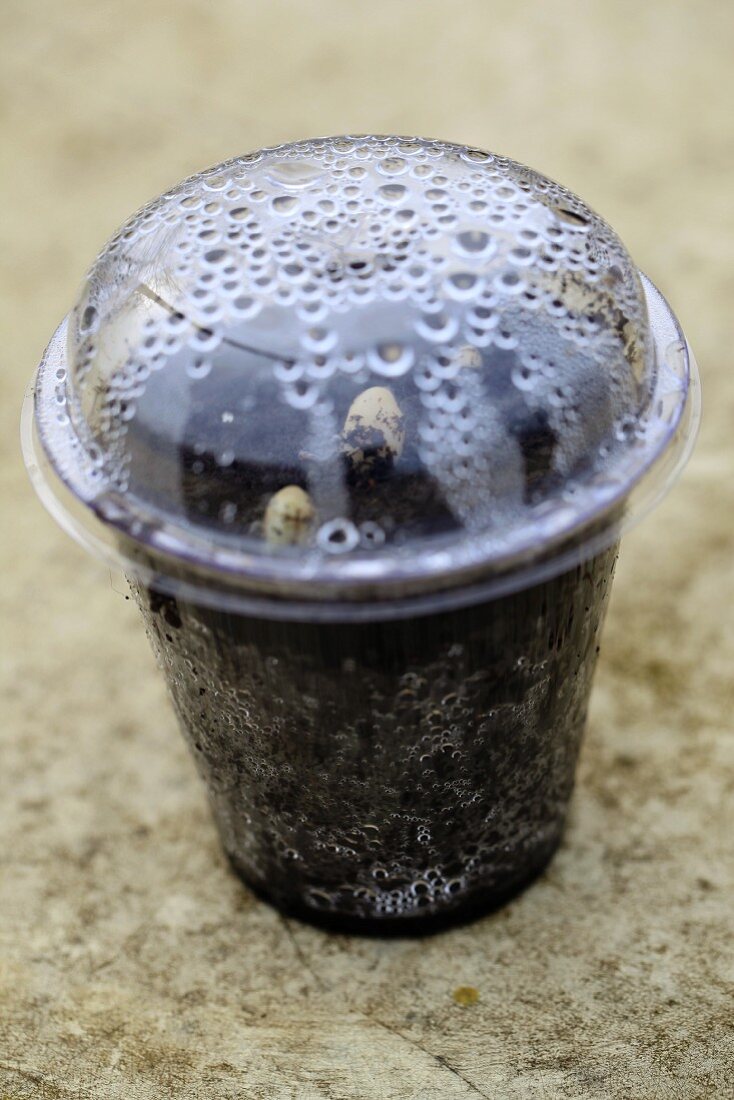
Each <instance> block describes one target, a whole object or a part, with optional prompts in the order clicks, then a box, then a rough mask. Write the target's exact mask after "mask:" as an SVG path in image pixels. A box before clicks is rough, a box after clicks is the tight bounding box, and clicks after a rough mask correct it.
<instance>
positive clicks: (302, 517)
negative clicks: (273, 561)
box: [263, 485, 316, 546]
mask: <svg viewBox="0 0 734 1100" xmlns="http://www.w3.org/2000/svg"><path fill="white" fill-rule="evenodd" d="M315 518H316V510H315V508H314V506H313V503H312V501H311V497H310V496H309V495H308V493H307V492H306V491H305V489H301V487H300V486H299V485H286V486H285V488H283V489H279V490H278V492H277V493H275V494H274V495H273V496H272V497H271V498H270V500H269V501H268V506H267V508H266V509H265V520H264V524H263V527H264V532H265V538H266V540H267V541H268V542H270V543H272V544H273V545H274V546H297V545H298V544H300V543H303V542H305V541H306V539H307V538H308V536H309V535H310V533H311V528H312V527H313V523H314V519H315Z"/></svg>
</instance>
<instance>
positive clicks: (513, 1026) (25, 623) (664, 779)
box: [0, 0, 734, 1100]
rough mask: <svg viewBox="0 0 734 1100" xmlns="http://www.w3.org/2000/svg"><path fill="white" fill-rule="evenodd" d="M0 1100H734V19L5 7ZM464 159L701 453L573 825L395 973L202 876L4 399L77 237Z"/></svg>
mask: <svg viewBox="0 0 734 1100" xmlns="http://www.w3.org/2000/svg"><path fill="white" fill-rule="evenodd" d="M0 20H1V22H2V28H0V30H1V34H0V42H1V43H2V46H1V47H0V48H1V49H2V76H1V77H0V79H1V81H2V114H1V116H0V124H1V125H2V151H3V160H4V161H5V169H4V173H3V184H2V187H3V192H2V195H3V201H2V210H3V215H4V216H3V219H2V223H3V224H2V248H1V249H0V264H1V265H2V270H1V272H0V280H1V282H0V289H1V293H0V310H1V311H2V333H3V337H2V349H3V350H2V355H3V364H2V374H1V377H0V386H1V387H2V389H1V394H2V401H1V402H0V415H1V416H2V436H0V438H2V441H3V442H2V449H3V457H2V467H1V469H0V476H1V477H2V513H3V514H2V526H1V530H2V532H3V534H2V549H1V557H0V600H1V601H2V614H3V624H2V643H1V644H2V679H3V722H2V733H1V736H2V757H1V760H2V766H1V768H0V829H1V838H2V839H1V841H0V873H1V879H0V1097H2V1098H3V1100H21V1098H27V1097H33V1098H36V1097H40V1098H46V1097H48V1098H56V1097H58V1098H70V1097H74V1098H83V1100H152V1098H156V1100H157V1098H159V1097H160V1098H165V1097H181V1098H182V1100H194V1098H197V1100H199V1098H200V1100H204V1098H206V1100H209V1098H212V1100H229V1098H235V1097H237V1098H239V1097H248V1098H249V1097H253V1098H256V1100H259V1098H275V1100H290V1098H294V1100H295V1098H298V1100H317V1098H318V1100H372V1098H375V1100H377V1098H380V1100H402V1098H405V1100H408V1098H411V1100H412V1098H419V1100H453V1098H457V1100H458V1098H460V1097H467V1098H471V1097H473V1096H483V1097H485V1098H488V1097H492V1098H495V1097H497V1098H500V1100H506V1098H512V1100H514V1098H523V1100H525V1098H531V1097H532V1098H539V1100H540V1098H543V1100H548V1098H553V1097H573V1098H576V1097H579V1098H580V1097H583V1098H588V1100H599V1098H612V1097H613V1098H620V1100H621V1098H625V1100H629V1098H633V1100H647V1098H650V1100H652V1098H655V1100H658V1098H661V1097H673V1098H681V1100H698V1098H703V1097H706V1098H709V1097H711V1098H719V1097H726V1096H731V1095H734V1085H733V1084H732V1080H733V1071H732V1061H733V1060H734V1043H733V1040H732V1030H733V1027H734V1008H733V1002H732V992H733V990H734V986H733V984H732V983H733V981H734V953H733V952H732V938H731V931H732V928H731V924H732V918H731V914H732V901H733V900H734V891H733V890H732V878H733V877H734V875H733V871H734V868H733V865H732V863H733V861H732V852H731V843H732V841H731V838H732V833H733V829H734V816H733V814H732V791H733V788H734V744H733V741H732V736H731V732H732V713H733V712H734V690H733V688H732V678H731V670H732V665H733V663H734V626H733V624H732V617H731V608H732V605H733V604H734V568H733V564H732V547H733V545H734V538H733V535H732V515H734V462H733V450H732V420H733V419H734V381H733V377H734V376H733V375H732V365H731V355H732V346H733V345H734V339H733V337H734V332H733V331H732V322H731V302H732V298H733V297H734V285H733V282H734V280H733V274H732V265H731V262H730V255H731V247H732V239H733V237H732V229H733V228H734V227H733V224H732V223H733V222H734V217H733V211H732V204H731V169H732V165H733V162H734V131H733V129H732V116H733V115H734V111H732V91H733V89H734V69H733V68H732V65H731V56H732V48H733V47H734V10H733V9H732V7H731V5H729V4H725V3H721V2H717V0H700V2H698V3H679V2H676V0H668V2H666V3H663V2H662V0H649V2H648V3H647V4H645V5H641V4H638V3H628V2H626V0H625V2H620V3H608V2H606V0H590V2H588V3H583V4H582V3H570V2H565V0H559V2H557V3H553V4H537V5H521V4H517V3H515V2H510V0H507V2H500V3H489V2H481V0H463V2H462V3H455V4H446V3H438V2H435V0H421V2H418V0H414V2H411V0H371V2H370V3H369V4H359V3H349V2H348V0H320V2H318V0H302V2H297V0H288V2H285V0H270V2H269V3H267V4H265V3H262V4H257V3H254V2H248V0H220V2H219V3H217V4H207V3H205V2H204V0H179V2H178V3H175V4H174V3H171V4H166V3H164V2H162V0H147V2H143V0H128V2H126V3H122V2H120V3H110V2H106V0H99V2H97V3H94V4H89V3H84V2H82V0H67V2H65V3H63V4H60V3H56V2H52V0H5V2H4V4H3V5H2V11H1V12H0ZM345 130H356V131H365V130H373V131H378V132H387V131H399V132H404V133H406V132H417V133H425V134H427V135H430V136H445V137H451V138H454V139H456V140H465V141H470V142H472V143H474V144H477V145H484V146H486V147H489V148H494V149H497V150H498V151H500V152H504V153H507V154H510V155H512V156H514V157H516V158H517V159H519V160H522V161H526V162H528V163H530V164H532V165H534V166H536V167H538V168H540V169H542V170H544V171H546V172H547V173H548V174H550V175H552V176H555V177H557V178H559V179H561V180H562V181H563V182H565V183H568V184H569V185H570V186H571V187H573V188H575V189H576V190H578V191H579V192H580V193H581V194H582V195H584V196H585V197H586V198H587V199H589V201H591V202H592V204H593V205H595V206H596V207H597V208H598V209H600V210H601V211H602V212H603V213H604V214H605V215H606V216H607V217H608V218H609V220H610V221H611V222H612V223H613V224H614V225H615V227H616V228H617V229H618V230H619V232H620V233H621V234H622V236H623V238H624V239H625V240H626V242H627V243H628V245H629V247H630V249H631V251H632V252H633V254H634V255H635V257H636V258H637V260H638V262H639V264H640V266H641V267H642V268H643V269H645V270H646V271H648V273H649V274H650V275H651V276H652V277H653V278H654V279H655V280H656V281H657V282H658V283H659V284H660V286H661V287H662V288H663V290H664V291H665V292H666V293H667V294H668V296H669V297H670V299H671V300H672V302H673V303H674V304H675V306H676V308H677V309H678V311H679V313H680V316H681V319H682V321H683V323H684V325H685V327H686V329H687V331H688V333H689V335H690V339H691V341H692V343H693V345H694V347H695V349H696V351H697V353H698V357H699V360H700V363H701V365H702V368H703V374H704V382H705V393H706V415H705V422H704V429H703V433H702V436H701V440H700V445H699V447H698V450H697V452H696V456H695V459H694V461H693V463H692V464H691V466H690V468H689V471H688V473H687V474H686V476H685V478H684V480H683V482H682V483H681V485H680V486H679V488H678V489H677V490H676V491H675V493H674V494H673V495H672V496H671V497H670V498H669V500H668V501H667V502H666V503H665V505H664V506H663V507H662V508H660V510H659V511H657V512H656V513H655V515H654V517H652V518H650V519H649V520H648V522H647V523H646V524H645V525H643V526H642V527H641V528H640V529H639V530H638V531H636V532H634V533H632V534H630V535H629V536H628V538H627V539H626V541H625V544H624V547H623V553H622V559H621V562H620V566H619V571H618V577H617V581H616V589H615V593H614V596H613V599H612V607H611V611H610V615H609V619H608V624H607V631H606V637H605V644H604V647H603V651H602V661H601V667H600V671H599V676H598V681H597V686H596V691H595V696H594V704H593V708H592V715H591V721H590V728H589V732H588V737H587V741H586V745H585V749H584V754H583V761H582V766H581V772H580V777H579V786H578V791H577V795H576V799H575V808H574V815H573V820H572V823H571V827H570V830H569V832H568V836H567V839H566V842H565V845H564V847H563V849H562V851H561V852H560V854H559V856H558V857H557V859H556V860H555V862H554V863H553V864H552V866H551V868H550V870H549V872H548V873H547V874H546V875H545V876H544V878H543V879H541V881H539V882H538V883H537V885H535V886H534V887H532V888H531V889H530V890H528V891H527V893H526V894H525V895H524V896H523V897H521V898H520V899H518V900H516V901H515V902H513V903H512V904H511V905H509V906H508V907H507V908H506V909H504V910H503V911H501V912H499V913H498V914H496V915H494V916H491V917H488V918H486V919H484V920H481V921H479V922H478V923H476V924H474V925H472V926H470V927H466V928H462V929H460V930H457V931H454V932H451V933H447V934H444V935H441V936H439V937H437V938H434V939H431V940H428V941H425V942H414V941H404V940H398V941H392V942H379V941H375V940H359V939H349V938H338V937H333V936H328V935H325V934H323V933H321V932H318V931H315V930H313V929H311V928H307V927H302V926H300V925H298V924H296V923H293V922H287V921H284V920H283V919H281V918H279V917H278V916H277V915H276V914H275V913H274V912H272V911H271V910H270V909H268V908H267V907H265V906H264V905H262V904H261V903H259V902H257V901H255V900H254V899H253V898H252V897H251V896H250V895H249V894H248V893H247V892H246V891H245V890H244V889H243V888H242V887H241V886H240V884H239V883H238V882H237V881H236V880H235V879H234V878H233V877H232V875H231V874H230V872H229V871H228V870H227V868H226V867H225V865H224V862H223V859H222V857H221V856H220V854H219V850H218V847H217V842H216V839H215V834H214V829H213V826H212V824H211V822H210V820H209V817H208V813H207V809H206V805H205V801H204V795H203V792H202V790H201V789H200V787H199V784H198V781H197V779H196V776H195V773H194V768H193V765H192V764H191V762H190V760H189V758H188V756H187V755H186V752H185V750H184V746H183V743H182V741H181V740H180V738H179V735H178V732H177V730H176V729H175V726H174V720H173V716H172V713H171V711H170V709H169V707H168V705H167V703H166V700H165V698H164V692H163V686H162V683H161V681H160V679H159V678H158V676H157V674H156V671H155V669H154V666H153V661H152V658H151V656H150V654H149V652H148V649H147V645H146V642H145V638H144V636H143V632H142V630H141V629H140V625H139V623H138V622H137V620H136V615H135V612H134V610H133V608H132V606H131V604H130V603H127V602H126V601H125V598H124V595H123V594H122V593H121V592H120V591H118V590H117V589H118V584H117V582H115V581H114V580H112V579H111V578H109V577H108V576H107V575H105V574H103V573H101V572H100V570H99V569H98V568H97V567H96V566H95V565H94V564H93V563H91V562H90V561H88V560H87V559H86V558H85V557H84V556H83V554H82V553H81V551H79V550H77V548H76V547H75V546H74V545H73V544H72V543H71V542H70V541H69V540H68V539H67V538H66V537H65V536H64V535H63V534H62V533H61V531H59V530H58V529H57V528H56V527H55V526H54V524H53V523H52V521H51V520H50V519H49V518H47V517H46V515H45V514H44V513H43V512H42V510H41V508H40V505H38V503H37V502H36V501H35V499H34V498H33V497H32V494H31V490H30V488H29V485H28V483H27V481H26V478H25V474H24V471H23V469H22V466H21V462H20V459H19V455H18V444H17V419H18V410H19V405H20V400H21V396H22V392H23V388H24V386H25V385H26V382H27V380H28V379H29V378H30V374H31V371H32V369H33V367H34V365H35V363H36V361H37V360H38V358H39V356H40V354H41V352H42V350H43V346H44V343H45V341H46V339H47V338H48V337H49V336H50V334H51V332H52V329H53V327H54V326H55V324H56V323H57V321H58V320H59V319H60V317H61V315H62V314H63V313H64V312H65V311H66V309H67V308H68V306H69V305H70V304H71V301H72V298H73V296H74V294H75V290H76V286H77V284H78V282H79V280H80V278H81V276H82V274H83V271H84V268H85V266H86V265H87V264H88V262H89V261H90V260H91V259H92V257H93V255H94V253H95V252H96V250H97V248H98V247H99V246H100V245H101V244H102V242H103V240H104V239H105V237H106V236H107V235H108V234H109V233H110V232H111V231H112V229H113V228H114V227H115V226H116V224H117V223H119V222H120V221H121V220H122V219H123V218H124V217H125V216H126V215H127V214H128V213H129V212H130V211H131V210H132V209H134V208H135V207H136V206H137V205H139V204H140V203H141V202H143V201H144V200H145V199H147V198H148V197H149V196H151V195H153V194H155V193H157V192H158V191H160V190H162V189H163V188H164V187H166V186H167V185H168V184H170V183H172V182H175V181H176V180H177V179H178V178H180V177H181V176H182V175H183V174H185V173H188V172H190V171H192V170H194V169H196V168H198V167H200V166H202V165H205V164H207V163H210V162H213V161H216V160H219V159H222V158H224V157H226V156H229V155H231V154H234V153H237V152H241V151H244V150H246V149H248V148H250V147H256V146H258V145H261V144H265V143H272V142H276V141H280V140H285V139H288V138H292V137H297V136H302V135H304V134H312V133H338V132H341V131H345Z"/></svg>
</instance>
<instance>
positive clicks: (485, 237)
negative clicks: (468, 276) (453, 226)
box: [456, 229, 497, 257]
mask: <svg viewBox="0 0 734 1100" xmlns="http://www.w3.org/2000/svg"><path fill="white" fill-rule="evenodd" d="M496 247H497V246H496V244H495V242H494V239H493V238H492V237H490V235H489V233H485V232H484V231H483V230H481V229H465V230H463V231H462V232H461V233H457V235H456V248H457V251H459V252H463V253H464V254H465V255H468V256H485V257H486V256H489V255H490V254H491V253H492V252H494V250H495V249H496Z"/></svg>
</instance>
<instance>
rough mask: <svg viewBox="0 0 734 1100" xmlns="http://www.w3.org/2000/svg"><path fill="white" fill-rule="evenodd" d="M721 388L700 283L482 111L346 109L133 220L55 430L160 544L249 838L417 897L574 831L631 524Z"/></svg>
mask: <svg viewBox="0 0 734 1100" xmlns="http://www.w3.org/2000/svg"><path fill="white" fill-rule="evenodd" d="M698 418H699V403H698V382H697V376H696V369H695V363H694V361H693V357H692V355H691V353H690V349H689V348H688V345H687V343H686V341H685V339H684V337H683V335H682V333H681V331H680V328H679V326H678V324H677V322H676V320H675V318H674V316H673V314H672V313H671V311H670V309H669V307H668V306H667V304H666V303H665V301H664V299H663V298H662V296H661V295H660V294H659V292H658V291H657V290H656V289H655V287H654V286H653V285H652V283H650V281H649V280H648V279H647V278H646V277H645V276H644V275H642V274H641V273H640V272H638V270H637V269H636V268H635V267H634V265H633V263H632V261H631V260H630V258H629V256H628V254H627V252H626V251H625V249H624V247H623V245H622V244H621V242H620V241H619V239H618V238H617V237H616V235H615V234H614V233H613V231H612V230H611V229H610V228H609V226H608V225H606V223H604V222H603V221H602V220H601V219H600V218H599V217H598V215H596V214H594V213H593V212H592V211H591V210H590V209H589V208H588V207H587V206H586V205H585V204H584V203H583V202H582V201H581V200H580V199H578V198H577V197H576V196H574V195H573V194H571V193H570V192H568V191H566V190H565V189H563V188H561V187H560V186H559V185H557V184H555V183H553V182H551V181H549V180H547V179H545V178H544V177H542V176H539V175H538V174H537V173H535V172H533V171H531V170H530V169H528V168H524V167H523V166H521V165H518V164H515V163H513V162H511V161H508V160H506V159H504V158H501V157H496V156H493V155H491V154H488V153H483V152H481V151H478V150H474V149H468V148H466V147H464V146H455V145H451V144H449V143H445V142H434V141H425V140H419V139H405V138H376V137H344V138H328V139H318V140H314V141H306V142H298V143H294V144H292V145H287V146H280V147H277V148H273V149H267V150H263V151H262V152H259V153H255V154H251V155H249V156H245V157H241V158H238V159H236V160H233V161H230V162H228V163H226V164H224V165H219V166H217V167H216V168H214V169H210V170H209V171H207V172H204V173H202V174H201V175H198V176H195V177H192V178H191V179H189V180H186V181H184V182H183V183H182V184H181V185H179V186H178V187H176V188H174V189H173V190H171V191H169V192H167V193H166V194H165V195H163V196H161V197H160V198H159V199H157V200H155V201H154V202H153V203H151V204H149V205H148V206H147V207H145V208H144V209H143V210H142V211H140V212H139V213H138V214H137V215H135V217H134V218H133V219H131V221H130V222H128V223H127V224H126V225H125V226H123V228H122V229H121V230H120V231H119V232H118V233H117V234H116V235H115V236H114V237H113V238H112V239H111V241H110V242H109V243H108V245H107V246H106V248H105V249H104V250H103V252H102V253H101V254H100V256H99V258H98V259H97V261H96V262H95V264H94V266H93V268H92V270H91V271H90V273H89V276H88V279H87V281H86V283H85V287H84V289H83V291H82V294H81V296H80V298H79V300H78V302H77V304H76V306H75V307H74V309H73V310H72V312H71V313H70V315H69V317H68V318H67V319H66V320H65V321H64V322H63V323H62V325H61V326H60V328H59V330H58V331H57V333H56V334H55V336H54V338H53V339H52V341H51V343H50V345H49V347H48V349H47V351H46V355H45V357H44V360H43V362H42V364H41V366H40V368H39V371H38V374H37V377H36V382H35V387H34V393H33V396H29V398H28V400H27V402H26V409H25V414H24V441H25V442H24V446H25V454H26V461H27V464H28V467H29V470H30V472H31V475H32V478H33V481H34V484H35V485H36V488H37V489H38V491H39V493H40V495H41V497H42V499H43V500H44V502H45V503H46V505H47V506H48V507H49V509H50V510H51V511H52V513H53V514H54V515H55V516H56V517H57V519H58V520H59V521H60V522H61V523H62V525H64V526H65V527H66V528H67V530H69V531H70V533H71V534H73V535H74V536H75V537H76V538H77V539H78V540H79V541H80V542H81V543H82V544H83V545H85V546H86V547H88V548H89V549H91V550H92V551H94V552H95V553H96V554H98V555H99V556H101V557H102V558H103V559H104V560H106V561H108V562H109V563H111V564H113V565H115V566H117V567H121V568H122V569H123V570H124V572H125V573H126V575H127V576H128V578H129V580H130V584H131V590H132V591H133V593H134V595H135V598H136V600H137V602H138V604H139V606H140V609H141V612H142V615H143V618H144V620H145V623H146V627H147V630H148V633H149V636H150V638H151V641H152V644H153V647H154V650H155V651H156V654H157V657H158V660H159V663H160V665H161V667H162V669H163V671H164V673H165V675H166V679H167V682H168V686H169V690H170V693H171V696H172V699H173V702H174V706H175V708H176V712H177V714H178V718H179V721H180V724H181V728H182V730H183V733H184V735H185V737H186V739H187V742H188V744H189V746H190V748H191V750H192V753H193V756H194V759H195V760H196V763H197V767H198V768H199V771H200V774H201V775H202V777H203V779H204V781H205V783H206V786H207V790H208V793H209V798H210V801H211V805H212V809H213V812H214V816H215V818H216V821H217V824H218V826H219V829H220V832H221V836H222V842H223V845H224V848H225V850H226V852H227V854H228V855H229V857H230V859H231V861H232V863H233V865H234V866H235V868H236V869H237V871H238V872H239V873H240V874H241V875H242V877H243V878H244V879H245V880H246V881H247V882H248V883H249V884H250V885H251V886H252V888H253V889H255V890H256V891H258V892H259V893H260V894H262V895H263V896H265V897H267V898H268V899H270V900H271V901H273V902H274V903H275V904H277V905H278V906H279V907H280V908H281V909H283V910H284V911H287V912H293V913H297V914H299V915H301V916H304V917H306V918H310V919H315V920H321V921H326V922H331V923H334V924H336V925H338V926H340V927H344V928H358V929H363V930H365V931H367V930H372V929H378V930H380V931H385V932H387V931H395V930H398V931H405V930H410V929H416V930H419V929H423V928H425V927H426V926H428V925H431V924H433V925H435V924H437V923H440V922H442V921H445V920H447V919H455V918H457V917H462V916H467V915H469V914H471V913H474V912H476V911H478V910H480V909H485V908H487V907H488V906H491V905H495V904H497V903H499V902H500V901H501V900H502V899H504V898H506V897H507V896H508V895H509V894H510V893H512V892H514V891H516V890H517V889H518V888H519V887H521V886H522V885H523V884H524V883H525V882H527V881H528V880H529V879H531V878H532V877H533V876H534V875H536V874H537V873H538V872H539V871H540V870H541V869H542V867H543V866H544V865H545V864H546V862H547V860H548V859H549V858H550V856H551V854H552V852H553V851H554V849H555V847H556V846H557V844H558V841H559V839H560V836H561V833H562V829H563V823H564V819H565V814H566V810H567V806H568V801H569V798H570V794H571V790H572V787H573V779H574V771H575V765H576V759H577V755H578V748H579V743H580V739H581V735H582V731H583V727H584V721H585V716H586V709H587V705H588V698H589V691H590V687H591V679H592V675H593V670H594V665H595V661H596V655H597V653H598V646H599V635H600V630H601V626H602V622H603V616H604V610H605V607H606V601H607V597H608V593H609V587H610V583H611V579H612V573H613V568H614V562H615V559H616V553H617V547H618V543H619V538H620V535H621V533H622V532H623V530H624V529H625V528H626V527H627V526H628V525H629V524H630V523H632V522H634V521H635V520H637V519H638V518H639V517H640V516H641V515H643V514H644V513H645V512H646V511H647V510H648V509H649V508H650V507H651V506H652V504H654V503H655V502H656V500H657V499H659V497H660V496H662V494H663V493H664V492H665V491H666V490H667V489H668V487H669V486H670V484H671V483H672V481H673V479H674V477H675V475H676V474H677V473H678V472H679V470H680V469H681V467H682V465H683V463H684V462H685V460H686V458H687V457H688V454H689V453H690V449H691V447H692V445H693V441H694V438H695V433H696V428H697V424H698Z"/></svg>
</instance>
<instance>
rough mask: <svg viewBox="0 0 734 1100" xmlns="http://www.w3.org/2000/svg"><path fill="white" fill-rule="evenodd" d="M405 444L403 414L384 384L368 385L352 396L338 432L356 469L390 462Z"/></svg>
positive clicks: (345, 450)
mask: <svg viewBox="0 0 734 1100" xmlns="http://www.w3.org/2000/svg"><path fill="white" fill-rule="evenodd" d="M404 445H405V417H404V416H403V412H402V410H401V408H400V406H399V405H398V403H397V401H396V400H395V397H394V396H393V394H392V393H391V391H390V390H388V389H387V388H386V387H384V386H371V387H370V389H368V390H364V391H363V392H362V393H360V394H358V396H357V397H355V399H354V401H353V402H352V404H351V405H350V407H349V412H348V413H347V418H346V420H345V421H344V427H343V429H342V433H341V447H342V451H343V453H344V454H345V455H346V456H347V457H348V459H349V461H350V462H351V464H352V466H353V467H354V468H356V469H372V468H374V467H377V466H384V465H385V464H387V463H389V464H392V463H393V462H395V461H396V460H397V459H399V458H400V456H401V454H402V453H403V447H404Z"/></svg>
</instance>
